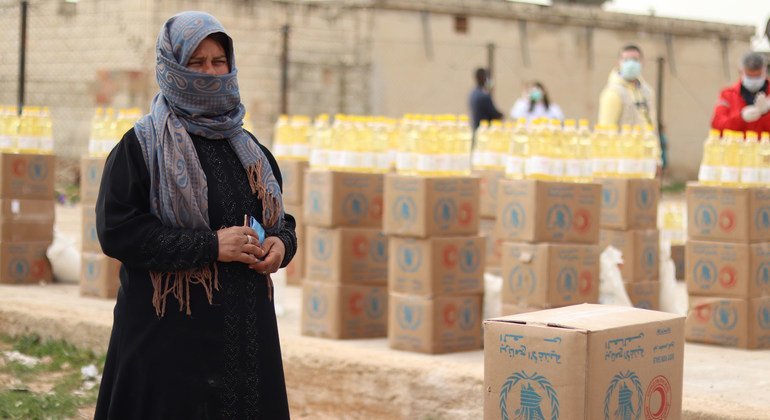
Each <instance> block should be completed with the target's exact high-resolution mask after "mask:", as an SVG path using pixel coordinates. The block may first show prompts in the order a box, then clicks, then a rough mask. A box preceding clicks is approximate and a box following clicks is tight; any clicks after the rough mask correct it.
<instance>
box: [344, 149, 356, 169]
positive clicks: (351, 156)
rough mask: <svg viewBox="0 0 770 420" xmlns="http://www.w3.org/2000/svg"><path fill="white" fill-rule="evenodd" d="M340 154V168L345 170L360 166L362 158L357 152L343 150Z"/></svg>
mask: <svg viewBox="0 0 770 420" xmlns="http://www.w3.org/2000/svg"><path fill="white" fill-rule="evenodd" d="M339 153H340V158H341V159H340V167H342V168H345V169H352V168H357V167H359V166H361V165H360V162H361V161H360V157H359V156H356V153H355V152H350V151H347V150H343V151H341V152H339Z"/></svg>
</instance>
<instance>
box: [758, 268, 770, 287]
mask: <svg viewBox="0 0 770 420" xmlns="http://www.w3.org/2000/svg"><path fill="white" fill-rule="evenodd" d="M756 281H757V288H758V289H759V290H765V291H768V290H770V263H768V262H763V263H762V264H761V265H760V266H759V268H758V269H757V276H756Z"/></svg>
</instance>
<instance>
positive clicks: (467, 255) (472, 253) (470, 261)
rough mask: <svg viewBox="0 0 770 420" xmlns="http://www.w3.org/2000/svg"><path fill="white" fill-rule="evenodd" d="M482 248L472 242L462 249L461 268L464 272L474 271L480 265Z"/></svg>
mask: <svg viewBox="0 0 770 420" xmlns="http://www.w3.org/2000/svg"><path fill="white" fill-rule="evenodd" d="M480 253H481V250H480V249H479V248H477V247H476V246H474V245H473V244H472V243H471V244H467V245H465V246H464V247H462V248H461V249H460V270H462V271H463V272H464V273H473V272H474V271H476V269H477V268H478V267H479V262H480V260H481V255H480Z"/></svg>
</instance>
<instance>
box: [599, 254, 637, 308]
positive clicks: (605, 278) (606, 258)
mask: <svg viewBox="0 0 770 420" xmlns="http://www.w3.org/2000/svg"><path fill="white" fill-rule="evenodd" d="M599 261H600V264H601V266H600V270H601V271H600V273H599V278H600V285H599V303H601V304H603V305H618V306H631V299H630V298H629V297H628V293H626V288H625V286H623V276H621V275H620V268H619V267H618V264H622V263H623V254H622V253H621V252H620V251H619V250H618V249H617V248H615V247H613V246H608V247H607V248H606V249H605V250H604V251H602V255H601V257H600V259H599Z"/></svg>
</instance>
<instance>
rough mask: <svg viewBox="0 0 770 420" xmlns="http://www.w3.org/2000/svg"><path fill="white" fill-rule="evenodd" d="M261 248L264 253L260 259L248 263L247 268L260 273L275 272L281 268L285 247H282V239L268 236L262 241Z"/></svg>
mask: <svg viewBox="0 0 770 420" xmlns="http://www.w3.org/2000/svg"><path fill="white" fill-rule="evenodd" d="M262 250H263V251H264V253H265V254H264V258H263V259H262V261H259V262H257V263H254V264H251V265H249V268H251V269H252V270H256V271H258V272H260V273H262V274H270V273H275V272H276V271H278V269H279V268H281V262H283V256H284V255H286V247H284V245H283V241H282V240H280V239H278V237H276V236H268V237H267V238H265V241H264V242H262Z"/></svg>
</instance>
